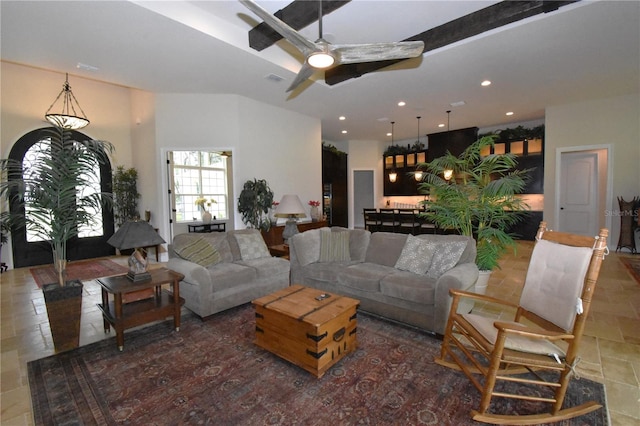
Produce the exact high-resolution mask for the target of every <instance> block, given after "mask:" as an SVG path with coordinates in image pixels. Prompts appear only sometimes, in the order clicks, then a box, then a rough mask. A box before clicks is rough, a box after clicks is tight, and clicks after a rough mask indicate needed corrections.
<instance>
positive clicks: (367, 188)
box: [353, 170, 375, 228]
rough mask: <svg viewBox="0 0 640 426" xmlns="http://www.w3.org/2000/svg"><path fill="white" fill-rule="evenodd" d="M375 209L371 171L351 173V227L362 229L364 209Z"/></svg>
mask: <svg viewBox="0 0 640 426" xmlns="http://www.w3.org/2000/svg"><path fill="white" fill-rule="evenodd" d="M372 207H375V203H374V194H373V170H355V171H354V172H353V227H354V228H364V216H363V213H362V211H363V209H364V208H372Z"/></svg>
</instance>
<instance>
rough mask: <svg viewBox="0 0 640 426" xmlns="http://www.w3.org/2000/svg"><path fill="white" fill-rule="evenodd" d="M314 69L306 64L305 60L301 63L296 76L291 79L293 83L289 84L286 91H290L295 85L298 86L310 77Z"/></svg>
mask: <svg viewBox="0 0 640 426" xmlns="http://www.w3.org/2000/svg"><path fill="white" fill-rule="evenodd" d="M315 71H316V70H315V68H312V67H311V65H309V64H307V62H306V61H305V63H304V64H302V68H300V71H298V75H296V78H295V79H294V80H293V83H291V86H289V88H288V89H287V92H291V91H292V90H294V89H295V88H296V87H298V86H300V85H301V84H302V83H304V82H305V81H306V80H307V79H308V78H309V77H311V76H312V75H313V73H314V72H315Z"/></svg>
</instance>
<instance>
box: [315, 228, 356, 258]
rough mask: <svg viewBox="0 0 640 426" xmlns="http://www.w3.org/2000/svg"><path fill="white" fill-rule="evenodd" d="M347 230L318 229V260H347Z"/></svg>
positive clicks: (348, 255) (349, 256)
mask: <svg viewBox="0 0 640 426" xmlns="http://www.w3.org/2000/svg"><path fill="white" fill-rule="evenodd" d="M350 260H351V255H350V254H349V231H336V232H333V231H331V229H328V228H327V229H321V230H320V260H319V261H320V262H348V261H350Z"/></svg>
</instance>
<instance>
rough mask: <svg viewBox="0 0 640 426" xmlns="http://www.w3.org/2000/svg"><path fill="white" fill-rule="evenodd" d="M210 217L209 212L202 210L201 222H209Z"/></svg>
mask: <svg viewBox="0 0 640 426" xmlns="http://www.w3.org/2000/svg"><path fill="white" fill-rule="evenodd" d="M211 218H212V216H211V213H209V212H208V211H206V210H205V211H203V212H202V223H211Z"/></svg>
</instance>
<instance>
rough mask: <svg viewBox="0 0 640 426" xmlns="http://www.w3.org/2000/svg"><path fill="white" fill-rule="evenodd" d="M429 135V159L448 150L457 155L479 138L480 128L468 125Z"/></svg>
mask: <svg viewBox="0 0 640 426" xmlns="http://www.w3.org/2000/svg"><path fill="white" fill-rule="evenodd" d="M427 136H428V138H429V150H428V151H427V152H428V154H427V161H431V160H433V159H434V158H438V157H442V156H443V155H445V154H446V153H447V151H449V152H451V153H452V154H453V155H455V156H456V157H457V156H458V155H460V154H462V151H464V150H465V149H466V148H467V147H468V146H469V145H471V144H472V143H474V142H475V141H477V140H478V128H477V127H468V128H466V129H459V130H451V131H448V132H440V133H431V134H429V135H427Z"/></svg>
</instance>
